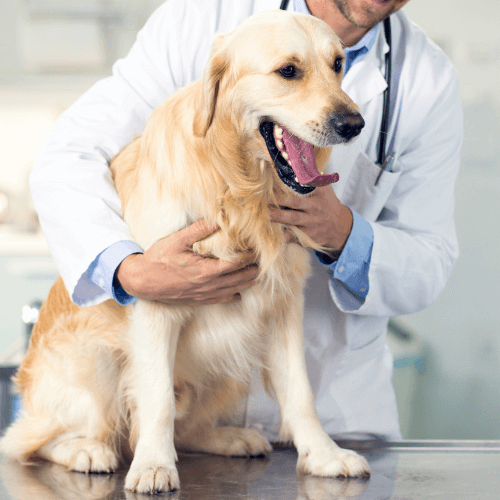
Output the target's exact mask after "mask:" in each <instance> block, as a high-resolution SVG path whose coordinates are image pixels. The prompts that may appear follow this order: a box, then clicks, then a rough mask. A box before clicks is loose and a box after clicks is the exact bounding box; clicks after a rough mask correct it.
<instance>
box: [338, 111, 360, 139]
mask: <svg viewBox="0 0 500 500" xmlns="http://www.w3.org/2000/svg"><path fill="white" fill-rule="evenodd" d="M331 123H332V126H333V129H334V130H335V132H337V134H338V135H340V137H342V138H343V139H346V140H349V139H352V138H353V137H356V136H357V135H359V134H360V132H361V130H362V128H363V127H364V126H365V121H364V120H363V117H362V116H361V115H360V114H359V113H342V114H340V115H335V116H334V117H333V118H332V119H331Z"/></svg>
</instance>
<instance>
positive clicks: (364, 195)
mask: <svg viewBox="0 0 500 500" xmlns="http://www.w3.org/2000/svg"><path fill="white" fill-rule="evenodd" d="M379 173H380V167H379V166H378V165H376V164H375V163H373V161H371V160H370V158H368V156H366V154H365V153H363V152H361V153H359V155H358V157H357V158H356V161H355V162H354V166H353V167H352V170H351V173H350V175H349V178H348V179H347V182H346V186H345V188H344V192H343V194H342V196H341V201H342V203H343V204H344V205H346V206H348V207H349V208H351V209H352V210H355V211H356V212H358V214H360V215H361V216H362V217H364V218H365V219H366V220H367V221H370V222H374V221H375V220H377V217H378V216H379V214H380V212H381V211H382V208H384V205H385V202H386V201H387V199H388V198H389V196H390V194H391V191H392V189H393V188H394V185H395V184H396V181H397V180H398V178H399V176H400V174H401V169H400V167H399V165H398V163H397V161H396V162H395V163H394V164H393V169H392V171H391V172H388V171H385V172H384V173H383V174H382V176H381V177H380V180H379V181H378V184H377V185H376V186H375V181H376V179H377V177H378V174H379Z"/></svg>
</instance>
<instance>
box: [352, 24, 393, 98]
mask: <svg viewBox="0 0 500 500" xmlns="http://www.w3.org/2000/svg"><path fill="white" fill-rule="evenodd" d="M380 28H381V29H379V30H378V33H377V40H376V41H375V44H374V45H373V47H372V49H371V50H370V52H368V54H367V55H366V56H365V57H364V58H363V59H362V60H361V61H359V62H358V63H357V64H355V65H354V66H353V67H352V68H351V69H350V70H349V72H348V73H347V75H346V76H345V78H344V79H343V81H342V89H343V90H344V91H345V92H346V93H347V94H348V95H349V97H350V98H351V99H352V100H353V101H354V102H355V103H356V104H358V105H359V106H362V105H363V104H365V103H367V102H368V101H370V100H371V99H373V98H374V97H376V96H377V95H379V94H381V93H382V92H383V91H384V90H385V89H386V87H387V82H386V81H385V77H384V74H383V70H382V68H383V67H384V55H385V54H386V53H387V52H388V51H389V45H388V44H387V42H386V41H385V36H384V30H383V28H382V27H380Z"/></svg>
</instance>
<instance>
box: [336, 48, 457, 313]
mask: <svg viewBox="0 0 500 500" xmlns="http://www.w3.org/2000/svg"><path fill="white" fill-rule="evenodd" d="M426 57H428V58H430V59H431V60H430V61H421V67H422V68H424V67H425V68H427V71H426V73H425V74H421V75H418V76H417V73H418V71H419V68H418V65H417V64H416V65H415V66H417V67H416V68H414V69H413V71H414V72H415V75H412V76H411V77H408V76H407V79H408V80H411V78H413V79H414V80H413V83H414V85H413V89H414V90H411V91H408V92H409V93H407V94H406V96H405V97H406V98H405V99H403V100H402V102H401V104H400V106H401V108H400V117H399V133H400V134H401V135H400V139H399V140H398V143H397V146H396V147H397V149H398V150H397V152H398V154H399V158H398V160H397V162H398V165H397V168H398V169H400V170H401V174H400V176H399V177H398V180H397V182H396V184H395V186H394V188H393V190H392V192H391V194H390V196H389V198H388V200H387V201H386V203H385V204H384V207H383V209H382V211H381V213H380V215H379V217H378V218H377V220H376V221H374V222H372V223H371V224H372V227H373V233H374V241H373V250H372V257H371V262H370V268H369V272H368V281H369V293H368V294H367V296H366V299H365V300H364V301H363V300H361V299H356V298H355V297H353V298H354V299H356V300H355V301H354V302H355V303H354V304H353V300H351V301H350V302H347V301H346V300H343V299H345V297H343V295H342V294H344V295H345V293H346V291H345V288H343V287H342V288H341V287H339V286H337V285H336V284H335V281H334V280H330V290H331V293H332V297H333V300H334V301H335V303H336V305H337V306H338V307H339V308H340V309H341V310H342V311H344V312H352V313H355V314H357V315H367V316H386V317H387V316H397V315H401V314H410V313H414V312H417V311H419V310H422V309H424V308H426V307H427V306H429V305H430V304H432V302H434V301H435V300H436V298H437V297H438V295H439V294H440V293H441V292H442V290H443V289H444V287H445V285H446V282H447V281H448V278H449V276H450V274H451V272H452V270H453V267H454V264H455V262H456V260H457V258H458V243H457V237H456V232H455V223H454V206H455V204H454V187H455V181H456V178H457V174H458V168H459V163H460V153H461V146H462V140H463V115H462V107H461V103H460V94H459V83H458V76H457V75H456V72H455V70H454V69H453V68H452V66H451V63H449V61H447V59H445V58H444V57H440V56H439V54H438V53H437V52H436V53H434V54H433V53H431V54H430V55H428V56H426ZM424 63H425V64H424ZM443 64H444V65H445V66H446V67H445V68H442V67H441V68H439V67H438V66H439V65H443ZM347 303H350V304H353V305H351V306H350V307H347V306H346V304H347Z"/></svg>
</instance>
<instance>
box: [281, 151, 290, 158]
mask: <svg viewBox="0 0 500 500" xmlns="http://www.w3.org/2000/svg"><path fill="white" fill-rule="evenodd" d="M281 156H283V158H284V159H285V160H288V153H287V152H286V151H283V153H281Z"/></svg>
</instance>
